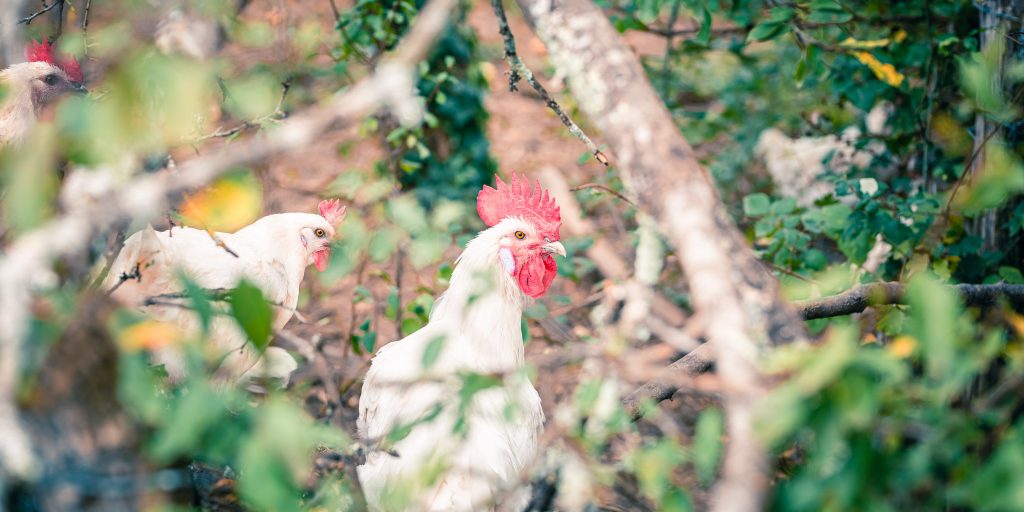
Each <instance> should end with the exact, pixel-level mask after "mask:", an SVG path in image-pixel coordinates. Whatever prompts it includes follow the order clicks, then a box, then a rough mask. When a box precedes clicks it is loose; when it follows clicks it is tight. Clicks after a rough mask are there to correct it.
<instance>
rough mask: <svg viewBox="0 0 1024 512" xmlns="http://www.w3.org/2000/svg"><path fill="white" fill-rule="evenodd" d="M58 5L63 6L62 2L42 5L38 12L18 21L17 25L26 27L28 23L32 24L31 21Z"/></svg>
mask: <svg viewBox="0 0 1024 512" xmlns="http://www.w3.org/2000/svg"><path fill="white" fill-rule="evenodd" d="M58 5H60V6H63V5H64V0H54V1H53V3H52V4H50V5H44V6H43V8H42V9H39V10H38V11H36V12H34V13H32V14H29V15H28V16H26V17H24V18H22V19H20V20H18V25H28V24H29V23H32V20H34V19H36V18H38V17H40V16H42V15H44V14H46V13H48V12H50V10H52V9H53V8H54V7H57V6H58Z"/></svg>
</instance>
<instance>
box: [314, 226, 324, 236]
mask: <svg viewBox="0 0 1024 512" xmlns="http://www.w3.org/2000/svg"><path fill="white" fill-rule="evenodd" d="M313 234H314V235H316V236H318V237H320V238H323V237H324V235H325V234H326V233H325V232H324V230H323V229H320V228H316V231H314V232H313Z"/></svg>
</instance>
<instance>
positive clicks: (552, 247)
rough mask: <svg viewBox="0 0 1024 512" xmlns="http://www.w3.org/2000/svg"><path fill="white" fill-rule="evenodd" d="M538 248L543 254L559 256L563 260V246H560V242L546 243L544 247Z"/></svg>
mask: <svg viewBox="0 0 1024 512" xmlns="http://www.w3.org/2000/svg"><path fill="white" fill-rule="evenodd" d="M540 247H541V249H543V250H544V252H547V253H552V254H560V255H562V257H563V258H564V257H565V246H564V245H562V242H548V243H546V244H544V245H541V246H540Z"/></svg>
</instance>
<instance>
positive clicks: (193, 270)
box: [104, 199, 345, 382]
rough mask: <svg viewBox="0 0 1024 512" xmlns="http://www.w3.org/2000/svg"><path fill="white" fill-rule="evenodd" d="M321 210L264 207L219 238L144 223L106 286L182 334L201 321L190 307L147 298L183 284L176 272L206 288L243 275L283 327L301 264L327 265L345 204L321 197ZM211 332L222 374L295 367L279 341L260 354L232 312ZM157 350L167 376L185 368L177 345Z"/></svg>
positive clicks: (228, 284) (284, 375) (275, 373)
mask: <svg viewBox="0 0 1024 512" xmlns="http://www.w3.org/2000/svg"><path fill="white" fill-rule="evenodd" d="M319 211H320V214H319V215H316V214H311V213H279V214H275V215H268V216H266V217H263V218H261V219H259V220H257V221H256V222H253V223H252V224H250V225H248V226H246V227H244V228H242V229H240V230H238V231H236V232H235V233H217V234H216V237H217V239H218V240H220V241H221V242H222V244H220V245H219V244H218V243H217V242H216V241H215V240H214V237H213V236H211V234H210V233H208V232H206V231H202V230H199V229H193V228H188V227H174V228H172V229H171V230H169V231H160V232H157V231H155V230H154V229H153V228H152V227H147V228H146V229H143V230H142V231H139V232H138V233H135V234H134V235H132V236H131V237H129V238H128V240H126V241H125V243H124V247H123V248H122V250H121V252H120V253H119V254H118V255H117V258H116V259H115V260H114V263H113V264H112V266H111V268H110V273H109V274H108V275H107V278H106V280H105V281H104V288H105V289H107V290H111V289H113V293H112V294H111V296H112V297H114V298H115V299H117V300H118V301H119V302H121V303H122V304H125V305H128V306H134V307H138V308H139V309H140V310H141V311H143V312H145V313H147V314H148V315H150V316H151V317H153V318H154V319H156V320H158V321H164V322H172V323H174V324H176V325H177V326H178V328H180V329H181V331H182V332H183V333H184V334H186V335H191V336H194V335H196V334H198V333H199V329H200V321H199V318H198V315H196V314H195V313H194V312H192V311H189V310H187V309H184V308H179V307H173V306H167V305H151V306H146V305H145V303H146V301H147V300H148V299H152V298H154V297H158V296H160V295H166V294H175V293H179V292H181V291H182V289H183V287H182V284H181V281H180V279H179V278H178V275H179V273H180V272H181V273H184V274H185V275H187V276H188V277H189V278H190V279H191V280H193V281H194V282H195V283H196V284H197V285H198V286H200V287H202V288H206V289H228V288H234V287H235V286H237V285H238V283H239V282H240V281H241V280H242V279H245V280H247V281H249V282H251V283H252V284H254V285H255V286H257V287H259V288H260V290H261V291H262V292H263V295H264V297H265V298H266V299H267V301H268V302H270V303H272V304H274V305H275V307H274V312H275V316H274V319H273V328H274V329H275V330H277V329H281V328H282V327H284V325H285V324H286V323H288V320H290V319H291V317H292V315H293V314H294V313H295V306H296V305H297V304H298V300H299V285H300V284H301V283H302V277H303V275H304V274H305V272H306V267H307V266H309V265H310V264H314V265H316V268H317V269H318V270H320V271H323V270H325V269H326V268H327V265H328V262H329V260H330V254H331V245H330V244H331V240H332V239H333V237H334V235H335V226H337V225H338V224H339V223H340V222H341V221H342V219H344V217H345V207H344V206H341V205H340V202H339V201H338V200H337V199H334V200H329V201H321V202H320V205H319ZM229 250H230V251H231V252H232V253H234V254H237V256H235V255H233V254H231V253H229V252H228V251H229ZM209 339H210V340H211V341H212V342H213V343H212V345H213V346H212V347H210V348H212V350H211V352H212V355H213V356H214V357H224V361H223V362H222V363H221V364H220V368H219V370H218V372H219V373H220V374H222V375H223V376H225V377H227V378H231V379H242V378H245V377H249V376H255V375H263V374H266V375H267V376H270V377H274V378H279V379H282V380H284V381H285V382H287V380H288V376H289V375H290V374H291V372H292V371H293V370H294V369H295V367H296V364H295V360H294V359H293V358H292V357H291V355H289V354H288V352H286V351H285V350H283V349H281V348H277V347H269V348H267V350H266V352H265V355H264V357H265V361H263V360H261V358H260V357H259V355H258V354H257V353H256V351H255V350H254V349H253V348H252V347H250V344H249V343H247V342H246V335H245V333H244V332H243V331H242V330H241V329H240V328H239V326H238V325H237V324H236V323H235V322H234V320H232V319H230V318H225V317H223V316H221V317H217V318H215V319H214V320H213V322H212V323H211V325H210V335H209ZM154 358H155V360H156V361H157V362H158V363H160V364H163V365H164V367H165V369H166V370H167V372H168V374H169V375H170V377H171V378H172V379H174V380H180V379H181V377H182V376H183V375H184V372H185V368H184V362H183V361H182V358H181V354H180V353H179V351H178V349H177V348H176V347H165V348H161V349H159V350H157V352H156V354H154Z"/></svg>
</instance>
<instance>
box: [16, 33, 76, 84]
mask: <svg viewBox="0 0 1024 512" xmlns="http://www.w3.org/2000/svg"><path fill="white" fill-rule="evenodd" d="M25 60H27V61H29V62H46V63H48V64H53V65H54V66H57V67H58V68H60V69H61V70H62V71H64V72H65V73H67V75H68V78H70V79H71V80H72V81H75V82H82V80H83V78H84V77H83V76H82V68H81V67H80V66H79V65H78V61H77V60H75V59H73V58H68V59H60V58H57V57H56V56H54V54H53V43H51V42H49V41H47V40H46V37H43V40H42V41H32V42H30V43H29V44H28V46H27V47H25Z"/></svg>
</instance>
